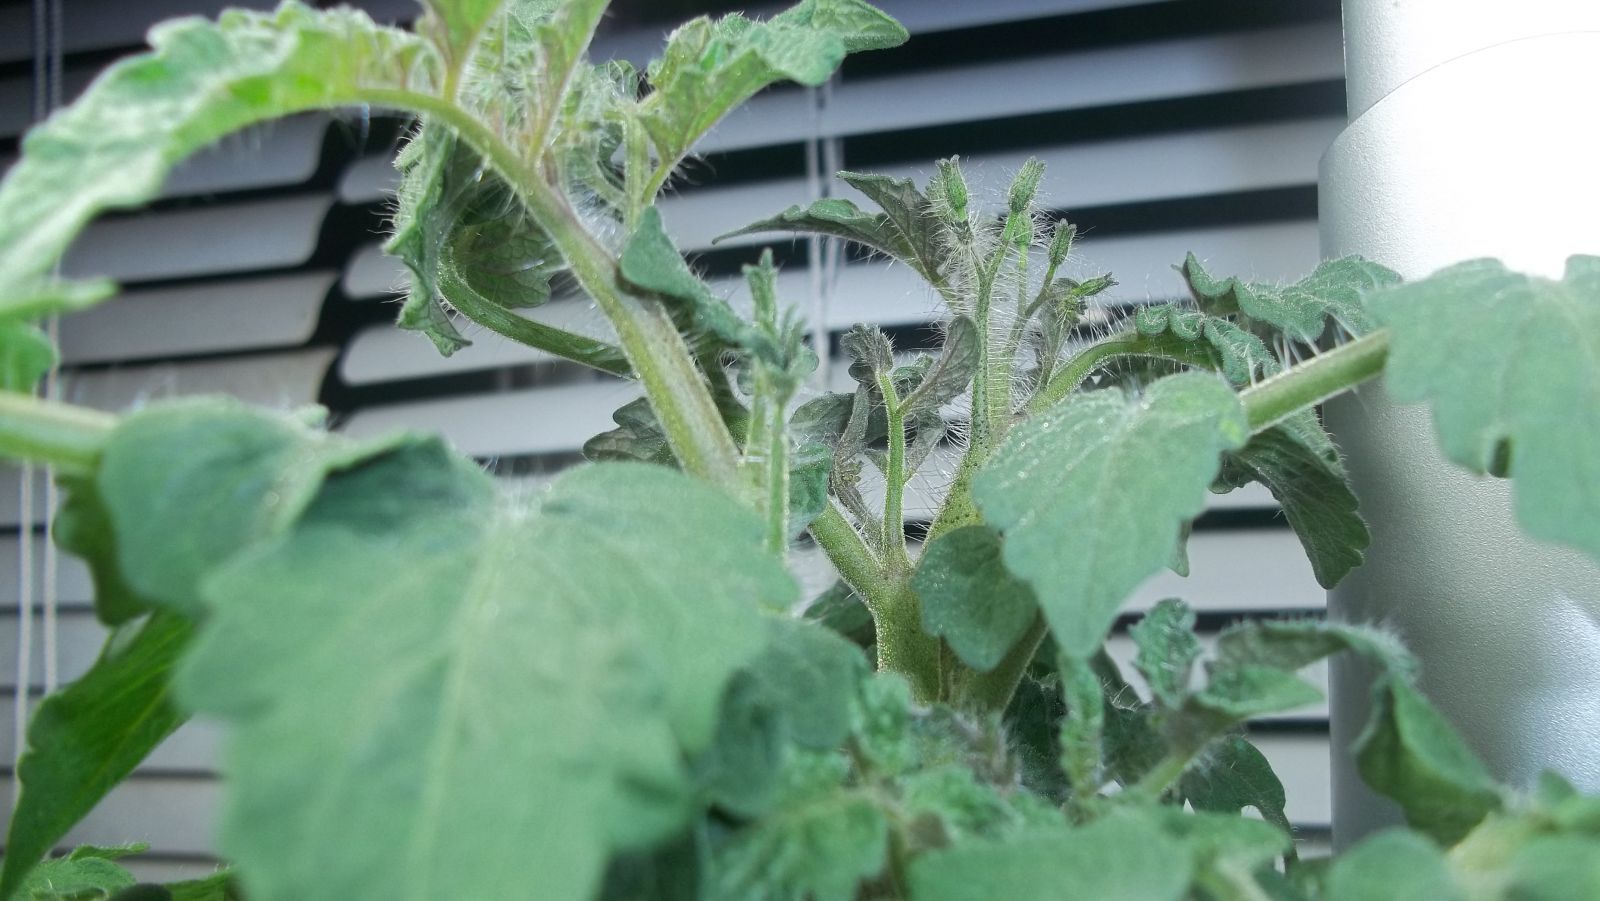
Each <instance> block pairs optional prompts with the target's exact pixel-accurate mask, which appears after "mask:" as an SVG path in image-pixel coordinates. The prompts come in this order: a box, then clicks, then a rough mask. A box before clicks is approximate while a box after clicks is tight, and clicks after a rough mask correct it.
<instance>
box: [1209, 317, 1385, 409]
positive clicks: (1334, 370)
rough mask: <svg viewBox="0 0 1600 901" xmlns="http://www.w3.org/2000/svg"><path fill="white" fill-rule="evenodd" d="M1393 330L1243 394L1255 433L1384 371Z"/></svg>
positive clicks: (1367, 337)
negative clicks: (1390, 334) (1390, 335)
mask: <svg viewBox="0 0 1600 901" xmlns="http://www.w3.org/2000/svg"><path fill="white" fill-rule="evenodd" d="M1388 357H1389V330H1388V329H1379V330H1378V331H1375V332H1371V333H1369V334H1366V335H1362V336H1361V337H1360V338H1357V339H1355V340H1354V341H1350V342H1348V343H1346V344H1342V345H1340V346H1338V347H1336V348H1334V349H1333V350H1330V351H1328V352H1327V353H1323V354H1319V355H1318V356H1316V357H1313V358H1311V359H1310V360H1307V361H1306V362H1304V363H1301V364H1300V365H1298V366H1295V367H1293V368H1292V369H1286V370H1284V371H1283V372H1281V373H1279V374H1277V375H1275V376H1273V377H1272V378H1269V379H1267V380H1265V381H1263V382H1261V383H1260V384H1258V385H1255V386H1252V387H1250V388H1247V389H1246V390H1244V391H1242V392H1240V393H1239V400H1240V401H1241V402H1242V403H1243V404H1244V410H1245V415H1246V416H1248V417H1249V420H1250V432H1251V434H1260V433H1261V432H1264V431H1266V430H1267V429H1269V428H1272V427H1273V426H1275V425H1277V424H1278V423H1280V422H1282V421H1283V420H1285V419H1287V418H1288V417H1289V416H1292V415H1293V414H1295V413H1297V412H1299V411H1300V410H1303V409H1305V408H1306V407H1310V406H1313V405H1315V404H1319V403H1322V402H1323V401H1325V400H1328V399H1329V398H1331V397H1334V396H1336V395H1339V394H1343V393H1344V392H1346V391H1349V390H1350V389H1351V388H1354V387H1356V386H1357V385H1359V384H1361V383H1362V382H1365V381H1366V380H1368V379H1370V378H1373V377H1374V376H1376V375H1378V373H1380V372H1382V371H1383V364H1384V362H1385V361H1387V360H1388Z"/></svg>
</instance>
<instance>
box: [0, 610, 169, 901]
mask: <svg viewBox="0 0 1600 901" xmlns="http://www.w3.org/2000/svg"><path fill="white" fill-rule="evenodd" d="M192 631H193V627H192V626H191V625H190V624H189V622H188V621H187V620H185V619H183V618H182V617H179V616H177V615H176V614H172V613H168V612H165V611H161V612H157V613H155V614H153V615H151V616H150V618H148V619H146V620H143V621H141V622H136V623H129V624H127V625H126V626H124V627H122V629H120V630H118V631H117V632H115V633H114V634H113V635H112V637H111V639H110V640H109V641H108V642H107V643H106V647H105V650H103V651H101V653H100V657H99V658H98V659H97V660H95V662H94V665H93V666H91V667H90V668H89V671H88V672H87V673H85V674H84V675H83V676H82V677H80V678H79V679H78V680H77V681H75V682H73V683H71V684H70V685H68V686H66V687H65V688H63V689H62V690H60V691H58V692H56V693H55V694H52V695H50V696H49V697H48V698H46V699H45V700H44V703H42V704H40V705H39V708H38V710H37V711H35V713H34V715H33V719H32V721H31V722H30V723H29V726H28V750H27V753H25V754H24V755H23V756H22V760H21V763H20V764H19V765H18V768H17V776H18V779H19V781H20V782H21V784H22V793H21V795H20V797H19V798H18V799H17V805H16V809H15V810H14V811H12V814H11V826H10V831H9V832H8V833H7V835H6V854H5V861H4V870H3V872H0V898H8V897H10V893H11V891H12V890H13V889H15V888H16V887H17V886H18V885H22V884H23V878H24V876H25V875H26V874H27V873H28V871H29V868H30V867H31V866H32V865H33V864H34V863H35V862H36V861H38V860H39V859H40V858H41V857H43V856H44V855H45V854H46V853H48V852H49V851H50V849H51V848H53V847H55V844H56V842H58V841H60V840H61V838H62V836H64V835H66V834H67V830H69V829H71V828H72V827H73V826H74V825H76V824H77V822H78V821H79V820H81V819H83V817H84V816H85V815H87V814H88V813H89V811H91V810H93V809H94V806H95V805H96V804H98V803H99V802H100V799H101V798H104V797H105V796H106V793H107V792H109V791H111V789H112V788H114V787H116V785H117V783H119V782H121V781H122V780H123V779H124V778H126V777H127V775H128V774H129V773H132V772H133V769H134V767H136V766H138V765H139V764H140V763H141V762H142V761H143V760H144V759H145V757H147V756H148V755H149V754H150V752H151V751H153V750H155V747H156V745H159V744H161V742H162V741H164V740H165V739H166V738H167V736H169V735H171V734H172V732H173V730H175V729H177V728H178V726H180V725H182V723H183V721H184V720H185V719H187V715H186V714H185V713H183V712H181V711H180V710H179V709H178V707H177V706H176V705H175V704H174V703H173V701H172V698H171V693H170V691H169V686H170V676H171V673H172V669H173V666H174V665H175V664H176V662H177V659H178V654H179V652H180V651H182V650H183V649H184V647H185V646H186V645H187V643H188V641H189V636H190V634H191V632H192Z"/></svg>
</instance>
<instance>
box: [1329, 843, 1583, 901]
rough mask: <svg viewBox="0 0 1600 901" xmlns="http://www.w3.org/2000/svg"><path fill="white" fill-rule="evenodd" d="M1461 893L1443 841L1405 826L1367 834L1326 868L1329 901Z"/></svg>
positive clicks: (1446, 898)
mask: <svg viewBox="0 0 1600 901" xmlns="http://www.w3.org/2000/svg"><path fill="white" fill-rule="evenodd" d="M1463 897H1465V895H1464V894H1463V893H1462V891H1461V888H1460V887H1459V886H1458V885H1456V883H1455V881H1454V880H1453V879H1451V877H1450V867H1449V863H1448V861H1447V860H1446V859H1445V856H1444V853H1443V852H1441V851H1440V850H1439V847H1438V846H1437V845H1435V844H1434V843H1433V842H1431V841H1428V839H1426V838H1424V837H1422V836H1420V835H1418V834H1416V833H1415V832H1407V831H1405V830H1403V829H1388V830H1385V831H1383V832H1379V833H1378V834H1376V835H1372V836H1368V837H1367V838H1366V839H1364V840H1362V841H1361V843H1360V844H1358V845H1356V846H1355V847H1354V848H1351V849H1350V850H1349V851H1346V852H1345V853H1343V854H1341V855H1339V856H1338V857H1337V858H1335V859H1334V861H1333V866H1331V867H1329V868H1328V875H1327V898H1328V901H1402V899H1412V898H1428V899H1430V901H1433V899H1437V901H1454V899H1460V898H1463ZM1567 897H1577V896H1575V895H1573V896H1567Z"/></svg>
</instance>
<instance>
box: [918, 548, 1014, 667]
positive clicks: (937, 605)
mask: <svg viewBox="0 0 1600 901" xmlns="http://www.w3.org/2000/svg"><path fill="white" fill-rule="evenodd" d="M911 587H912V588H913V589H914V590H915V591H916V593H917V596H918V597H919V598H921V599H922V628H923V629H925V630H927V632H928V633H929V634H930V635H937V636H939V637H941V638H943V639H944V640H945V641H946V642H948V643H949V645H950V650H952V651H955V653H956V656H957V657H960V658H961V660H962V662H964V663H966V664H967V665H968V666H970V667H972V668H973V669H976V670H978V671H980V672H988V671H989V670H992V669H994V668H995V667H996V666H998V665H999V664H1000V660H1001V658H1003V657H1005V655H1006V651H1009V650H1011V646H1012V645H1014V644H1016V643H1017V640H1018V639H1020V638H1021V637H1022V633H1024V632H1026V631H1027V630H1028V626H1029V625H1030V624H1032V623H1033V618H1034V615H1035V611H1037V610H1038V604H1037V602H1035V601H1034V599H1033V589H1031V588H1029V587H1028V584H1027V583H1026V582H1023V581H1022V580H1021V579H1018V578H1017V577H1016V576H1013V575H1012V574H1011V573H1010V571H1008V570H1007V569H1006V567H1005V564H1004V563H1003V562H1001V560H1000V537H999V536H998V535H996V534H995V533H994V532H993V531H992V530H990V529H988V528H985V527H984V526H965V527H963V528H960V529H956V530H955V531H953V532H947V533H945V534H944V535H940V536H939V537H938V538H935V539H934V540H933V541H931V542H929V544H928V546H927V548H926V549H924V550H923V552H922V558H921V559H920V560H918V561H917V570H916V572H915V573H913V574H912V577H911Z"/></svg>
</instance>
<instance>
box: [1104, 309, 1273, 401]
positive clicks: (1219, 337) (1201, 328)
mask: <svg viewBox="0 0 1600 901" xmlns="http://www.w3.org/2000/svg"><path fill="white" fill-rule="evenodd" d="M1133 325H1134V330H1135V331H1136V332H1138V333H1139V334H1140V335H1144V336H1146V337H1154V336H1156V335H1172V336H1173V337H1175V338H1177V339H1179V340H1181V341H1188V342H1192V343H1195V344H1203V345H1205V346H1208V347H1209V348H1210V349H1211V351H1212V353H1213V354H1214V355H1215V357H1216V368H1217V369H1218V370H1219V371H1220V372H1222V374H1223V375H1224V376H1225V377H1227V379H1228V382H1229V383H1230V384H1233V385H1250V384H1254V383H1255V382H1256V381H1258V380H1259V379H1262V378H1265V377H1267V376H1269V375H1273V374H1274V373H1276V372H1278V371H1279V370H1280V369H1282V368H1283V366H1282V364H1280V363H1279V362H1278V358H1277V357H1275V356H1273V355H1272V351H1270V350H1268V349H1267V345H1266V344H1264V343H1262V341H1261V339H1260V338H1257V337H1256V336H1255V335H1252V334H1251V333H1249V332H1247V331H1245V330H1244V329H1242V328H1240V327H1238V326H1237V325H1234V324H1233V323H1232V322H1229V321H1228V320H1226V319H1222V318H1219V317H1216V316H1208V315H1206V314H1205V313H1202V312H1200V311H1199V310H1190V309H1186V308H1184V307H1181V306H1179V305H1177V304H1170V303H1167V304H1154V305H1151V306H1144V307H1140V308H1139V309H1138V311H1137V312H1135V313H1134V314H1133Z"/></svg>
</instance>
